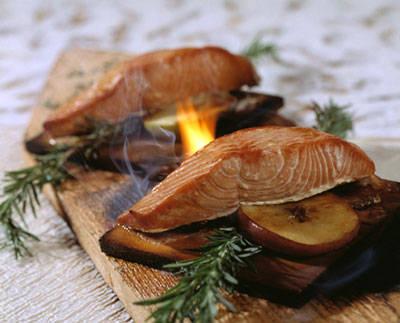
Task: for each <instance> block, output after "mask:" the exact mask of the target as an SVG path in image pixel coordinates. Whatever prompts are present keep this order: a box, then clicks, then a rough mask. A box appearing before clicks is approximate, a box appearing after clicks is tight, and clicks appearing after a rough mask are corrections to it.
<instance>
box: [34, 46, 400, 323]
mask: <svg viewBox="0 0 400 323" xmlns="http://www.w3.org/2000/svg"><path fill="white" fill-rule="evenodd" d="M125 57H126V55H124V54H119V53H104V52H93V51H86V50H70V51H68V52H65V53H64V54H63V55H61V57H60V59H59V61H58V62H57V63H56V65H55V66H54V69H53V70H52V72H51V74H50V76H49V80H48V82H47V84H46V86H45V89H44V90H43V93H42V95H41V96H40V100H39V102H38V105H37V107H36V108H35V112H34V114H33V117H32V120H31V124H30V127H29V129H28V131H27V138H28V139H29V138H32V137H33V136H35V135H36V134H38V133H39V132H40V130H41V124H42V122H43V119H44V118H45V116H46V115H48V113H49V111H50V110H51V109H55V108H57V106H58V105H59V104H61V103H62V102H63V101H64V100H66V99H68V98H69V97H70V96H72V95H75V94H76V93H78V92H79V91H81V90H82V89H83V88H84V86H80V84H82V82H83V80H85V82H86V83H85V84H90V82H91V81H92V80H93V78H95V77H96V75H98V74H99V73H101V72H102V71H104V70H105V69H107V68H108V67H109V66H110V65H112V63H113V62H116V61H118V60H120V59H123V58H125ZM76 66H79V72H75V73H74V72H73V71H75V70H76ZM27 161H28V162H29V163H32V162H33V159H32V156H29V155H28V154H27ZM130 181H131V179H130V178H129V177H128V176H126V175H122V174H116V173H111V172H105V171H91V172H84V171H80V172H78V173H77V179H76V180H68V181H66V182H65V183H64V184H63V185H62V186H61V187H60V188H59V189H58V190H57V192H55V191H54V190H53V189H52V188H50V187H47V188H46V190H45V192H46V195H47V196H48V197H49V198H50V200H51V202H52V203H53V204H54V205H55V207H56V208H57V210H59V212H60V213H61V214H63V216H64V218H65V219H66V221H67V222H68V223H69V225H70V227H71V229H72V230H73V232H74V233H75V234H76V236H77V238H78V240H79V242H80V244H81V246H82V248H83V249H85V251H86V252H87V253H88V254H89V256H90V257H91V259H92V260H93V262H94V264H95V265H96V267H97V269H98V270H99V272H100V273H101V274H102V276H103V278H104V280H105V281H106V282H107V284H109V285H110V286H111V287H112V289H113V290H114V291H115V293H116V294H117V295H118V297H119V298H120V300H121V301H122V302H123V304H124V306H125V308H126V310H127V311H128V312H129V314H130V315H131V316H132V317H133V319H134V320H135V321H136V322H144V320H145V319H146V318H147V317H148V315H149V314H150V311H151V308H149V307H141V306H136V305H134V302H135V301H137V300H141V299H144V298H148V297H153V296H156V295H160V294H161V293H162V292H163V291H164V290H165V289H166V288H169V287H171V286H173V284H174V283H175V282H176V278H175V277H173V276H172V275H171V274H169V273H166V272H162V271H159V270H155V269H152V268H149V267H146V266H142V265H140V264H136V263H129V262H126V261H123V260H119V259H115V258H112V257H108V256H106V255H105V254H103V253H102V252H101V251H100V247H99V243H98V239H99V238H100V237H101V235H102V234H103V233H105V231H106V230H108V229H109V228H110V227H111V225H112V220H113V218H115V216H117V215H118V214H119V212H121V211H122V210H123V209H124V208H127V207H129V206H130V203H131V201H130V197H129V191H130V186H131V182H130ZM229 298H230V299H231V300H232V302H233V303H234V304H235V305H236V307H237V309H238V313H227V312H224V311H221V315H220V317H219V321H220V322H322V321H324V322H325V321H328V322H398V321H400V294H399V293H396V292H392V293H386V294H368V295H363V296H359V297H357V298H354V299H348V298H340V299H335V300H330V299H326V298H323V297H317V298H314V299H313V300H311V301H310V302H308V303H307V304H306V305H304V306H302V307H301V308H290V307H287V306H283V305H279V304H275V303H272V302H269V301H267V300H264V299H257V298H252V297H250V296H247V295H244V294H234V295H232V296H230V297H229ZM71 302H72V300H71Z"/></svg>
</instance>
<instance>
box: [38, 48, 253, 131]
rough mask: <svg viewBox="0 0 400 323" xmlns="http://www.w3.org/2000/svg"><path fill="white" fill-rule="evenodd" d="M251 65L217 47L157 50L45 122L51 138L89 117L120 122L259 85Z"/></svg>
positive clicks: (122, 68)
mask: <svg viewBox="0 0 400 323" xmlns="http://www.w3.org/2000/svg"><path fill="white" fill-rule="evenodd" d="M258 80H259V78H258V76H257V74H256V72H255V69H254V67H253V65H252V64H251V62H250V61H249V60H247V59H246V58H245V57H242V56H238V55H233V54H231V53H229V52H228V51H226V50H224V49H222V48H218V47H204V48H182V49H176V50H161V51H156V52H151V53H147V54H144V55H141V56H137V57H134V58H132V59H130V60H128V61H125V62H123V63H121V64H120V65H118V66H117V67H116V68H114V69H113V70H111V71H110V72H109V73H107V74H106V75H105V76H104V77H103V78H102V79H100V80H99V81H98V82H96V83H95V84H93V86H91V87H90V88H89V89H88V90H86V91H84V92H83V93H82V94H80V95H79V96H78V97H75V98H72V99H71V100H70V101H69V102H67V103H66V104H65V105H63V106H62V107H61V108H60V109H58V110H57V111H55V112H54V114H53V115H51V116H50V118H49V119H48V120H47V121H46V122H45V123H44V128H45V130H46V131H47V132H49V133H50V134H51V135H52V136H53V137H60V136H67V135H73V134H79V133H81V132H84V131H85V130H86V128H87V125H88V120H89V119H101V120H106V121H108V122H119V121H122V120H124V119H125V118H127V117H128V116H129V115H131V114H134V113H140V114H143V115H147V114H152V113H155V112H157V111H159V110H162V109H163V108H165V107H166V106H168V105H169V104H172V103H174V102H176V101H179V100H183V99H185V98H187V97H190V96H195V95H198V94H200V93H204V92H210V91H216V92H218V91H231V90H235V89H240V88H241V87H242V86H243V85H248V86H253V85H256V84H257V83H258Z"/></svg>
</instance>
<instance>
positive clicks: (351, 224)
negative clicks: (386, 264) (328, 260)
mask: <svg viewBox="0 0 400 323" xmlns="http://www.w3.org/2000/svg"><path fill="white" fill-rule="evenodd" d="M328 194H329V193H325V194H321V195H318V196H317V197H311V198H309V199H306V200H303V201H300V202H294V203H286V204H282V205H281V206H272V207H274V208H275V209H276V208H279V207H281V208H282V216H286V217H287V215H286V214H285V212H287V210H288V209H290V208H293V207H298V206H302V207H303V206H304V208H305V209H308V212H309V213H310V219H308V220H306V221H298V222H304V223H301V224H299V223H296V224H295V225H296V227H293V229H297V232H296V234H297V236H299V234H300V236H301V231H302V228H306V229H307V230H304V231H305V232H307V235H308V237H310V238H314V239H296V238H293V239H290V238H288V237H285V236H284V234H280V232H279V231H280V228H279V227H278V228H277V227H275V228H274V227H273V226H271V225H270V223H269V219H268V216H269V215H268V214H261V212H264V213H265V210H266V208H270V207H271V206H269V205H264V206H242V207H241V208H240V209H239V211H238V227H239V229H240V230H241V231H242V233H243V234H244V235H245V236H246V237H247V238H248V239H249V240H251V241H253V242H255V243H257V244H259V245H261V246H263V247H265V248H266V249H269V250H273V251H275V252H278V253H281V254H286V255H290V256H295V257H311V256H318V255H322V254H325V253H328V252H331V251H334V250H337V249H340V248H342V247H344V246H346V245H347V244H348V243H349V242H351V241H352V240H353V239H354V238H355V237H356V236H357V234H358V231H359V227H360V221H359V219H358V215H357V213H355V211H354V210H353V209H352V208H351V207H350V206H349V205H348V204H347V202H345V201H344V200H342V199H340V198H338V197H336V196H334V195H333V194H329V195H328ZM312 199H314V200H312ZM309 201H311V203H309ZM308 204H312V205H308ZM318 205H321V207H320V208H318ZM249 208H251V209H249ZM263 208H264V209H263ZM249 210H251V212H249ZM336 211H339V212H341V213H340V214H339V215H338V221H339V220H340V221H342V222H338V223H335V220H334V219H333V222H334V223H333V225H334V226H332V223H329V221H328V222H327V223H326V227H324V223H323V221H324V219H323V218H322V217H323V216H324V212H325V213H326V215H329V213H331V214H330V215H329V216H331V217H334V216H336V215H335V214H338V213H334V212H336ZM274 213H276V210H275V211H274ZM313 216H315V217H316V218H318V221H319V222H318V224H316V223H315V221H313ZM260 218H261V220H260ZM287 218H288V220H287V224H285V228H284V229H285V230H286V231H287V228H289V231H290V226H291V224H290V221H293V219H291V220H289V217H287ZM285 221H286V220H284V222H285ZM343 221H344V222H343ZM262 222H263V223H262ZM336 222H337V221H336ZM341 224H343V225H341ZM314 229H315V230H314ZM325 229H326V235H327V236H325V237H324V233H323V232H321V230H324V231H325ZM330 229H331V230H330ZM332 229H333V230H335V231H336V232H334V236H333V237H332V234H329V231H332ZM282 230H283V229H282ZM313 233H315V237H313ZM305 234H306V233H305ZM299 240H311V241H299Z"/></svg>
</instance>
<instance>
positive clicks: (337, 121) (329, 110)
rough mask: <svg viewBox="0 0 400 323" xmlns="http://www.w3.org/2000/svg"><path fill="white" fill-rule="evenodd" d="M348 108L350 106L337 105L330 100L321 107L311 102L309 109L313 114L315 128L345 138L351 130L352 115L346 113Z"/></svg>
mask: <svg viewBox="0 0 400 323" xmlns="http://www.w3.org/2000/svg"><path fill="white" fill-rule="evenodd" d="M349 107H350V105H339V104H337V103H335V102H334V101H333V100H332V99H330V100H329V102H328V103H327V104H325V105H323V106H321V105H319V104H318V103H316V102H313V103H312V106H311V108H312V110H313V111H314V112H315V119H316V123H317V125H316V126H315V128H316V129H318V130H321V131H324V132H328V133H331V134H333V135H336V136H339V137H342V138H347V135H348V133H349V132H350V131H351V130H353V120H352V115H351V114H350V113H349V112H348V111H347V109H348V108H349Z"/></svg>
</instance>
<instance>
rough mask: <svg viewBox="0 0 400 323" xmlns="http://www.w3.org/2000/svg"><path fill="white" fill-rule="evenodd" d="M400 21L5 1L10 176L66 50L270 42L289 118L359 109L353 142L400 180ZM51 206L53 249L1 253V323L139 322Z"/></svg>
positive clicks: (3, 71)
mask: <svg viewBox="0 0 400 323" xmlns="http://www.w3.org/2000/svg"><path fill="white" fill-rule="evenodd" d="M399 17H400V3H399V2H398V1H396V0H393V1H374V0H371V1H366V0H359V1H349V0H347V1H346V0H336V1H330V0H326V1H323V0H322V1H320V0H316V1H311V0H309V1H301V0H298V1H296V0H277V1H248V0H247V1H239V0H238V1H234V0H225V1H211V0H209V1H181V0H169V1H150V0H148V1H129V2H128V1H122V0H120V1H113V2H111V1H61V0H60V1H11V0H10V1H7V0H3V1H0V129H1V130H0V131H1V132H0V147H1V152H2V153H1V154H0V172H1V173H2V172H4V171H6V170H11V169H16V168H18V167H21V166H22V165H23V162H22V157H21V156H22V154H21V151H22V150H21V143H22V140H23V132H24V129H25V127H26V125H27V122H28V120H29V118H30V111H31V108H32V107H33V106H34V104H35V100H36V97H37V94H38V93H39V92H40V90H41V88H42V86H43V84H44V82H45V80H46V75H47V73H48V71H49V70H50V68H51V65H52V63H53V62H54V60H55V59H56V57H57V55H58V54H59V53H60V52H61V51H62V50H64V49H66V48H71V47H87V48H94V49H106V50H118V51H128V52H136V53H139V52H144V51H148V50H152V49H158V48H165V47H177V46H201V45H204V44H215V45H220V46H223V47H226V48H228V49H230V50H232V51H235V52H240V51H241V50H243V48H244V47H246V45H247V44H249V43H250V41H251V40H252V39H253V38H254V37H255V36H258V37H261V38H262V39H263V40H265V41H267V42H268V41H270V42H273V43H274V44H276V45H277V47H278V49H279V56H280V60H281V62H280V63H278V62H275V61H273V60H271V59H263V60H261V61H259V62H257V69H258V71H259V74H260V76H261V77H262V80H263V81H262V84H261V86H260V90H263V91H267V92H268V93H277V94H279V95H282V96H284V97H285V99H286V106H285V109H284V110H283V111H284V114H285V115H286V116H288V117H290V118H292V119H293V120H295V121H297V122H299V123H300V124H305V125H311V124H312V123H313V115H312V113H311V112H310V111H309V109H308V108H307V106H308V105H309V103H310V102H311V100H315V101H317V102H320V103H324V102H327V100H328V99H329V98H334V99H335V101H337V102H339V103H345V104H347V103H350V104H352V106H351V107H350V111H351V112H352V113H353V115H354V119H355V131H354V133H353V137H352V138H353V139H354V140H355V141H356V142H358V143H360V144H361V145H362V146H363V147H365V148H366V150H367V152H369V153H370V154H371V156H372V157H373V158H374V159H375V160H376V162H377V166H378V171H379V173H380V174H382V175H384V176H385V177H387V178H390V179H398V180H399V177H400V175H399V172H398V171H397V170H396V167H398V166H397V165H399V163H400V157H399V150H398V147H399V145H400V90H399V80H400V58H399V55H398V53H399V52H400V19H399ZM42 205H43V206H42V208H41V209H40V212H39V217H38V218H37V219H33V218H29V224H30V225H31V228H32V230H33V231H34V232H35V233H36V234H38V235H39V236H40V237H41V239H42V242H40V243H37V244H35V245H34V246H33V252H34V254H35V256H34V257H33V258H27V259H24V260H22V261H16V260H14V258H13V256H12V255H11V254H9V253H7V252H0V322H67V321H68V322H82V321H90V322H111V321H113V322H124V321H130V320H131V319H130V318H129V316H128V314H127V313H126V312H125V311H124V309H123V307H122V305H121V303H120V302H119V301H118V299H117V297H116V296H115V295H114V293H113V292H112V290H111V289H110V288H109V287H107V285H106V284H105V283H104V281H103V279H102V278H101V276H100V275H99V274H98V272H97V271H96V269H95V267H94V266H93V264H92V262H91V261H90V259H89V258H88V256H87V255H86V254H85V252H84V251H82V249H81V248H80V247H79V245H78V244H77V242H76V239H75V238H74V235H73V234H72V233H71V232H70V230H69V229H68V227H67V226H66V224H65V223H64V222H63V221H62V220H61V219H60V218H59V217H58V216H57V215H56V213H55V211H54V210H53V209H52V207H51V206H50V205H49V203H48V202H47V201H46V200H45V199H44V198H43V199H42Z"/></svg>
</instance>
